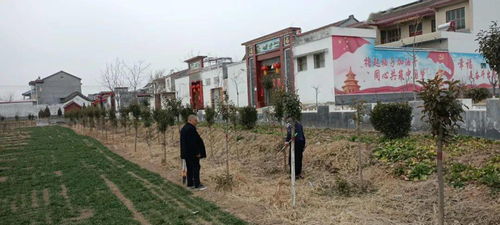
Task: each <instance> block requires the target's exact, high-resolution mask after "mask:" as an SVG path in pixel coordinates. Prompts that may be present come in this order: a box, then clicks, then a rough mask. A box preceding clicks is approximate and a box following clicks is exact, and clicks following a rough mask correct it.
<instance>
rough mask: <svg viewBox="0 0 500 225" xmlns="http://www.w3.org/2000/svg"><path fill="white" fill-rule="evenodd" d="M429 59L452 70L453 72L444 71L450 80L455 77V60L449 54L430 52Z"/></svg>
mask: <svg viewBox="0 0 500 225" xmlns="http://www.w3.org/2000/svg"><path fill="white" fill-rule="evenodd" d="M427 57H428V58H430V59H432V61H433V62H435V63H441V64H443V65H444V66H446V67H447V68H448V69H450V71H451V72H448V71H443V72H444V75H445V76H446V77H447V78H448V80H449V79H451V77H453V74H454V73H455V65H454V64H453V59H452V58H451V55H450V53H449V52H429V56H427Z"/></svg>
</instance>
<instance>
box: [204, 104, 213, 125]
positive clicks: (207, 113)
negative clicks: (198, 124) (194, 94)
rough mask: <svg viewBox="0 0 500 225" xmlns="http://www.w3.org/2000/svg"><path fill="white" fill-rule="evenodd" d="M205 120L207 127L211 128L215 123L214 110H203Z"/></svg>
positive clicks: (209, 108) (208, 108)
mask: <svg viewBox="0 0 500 225" xmlns="http://www.w3.org/2000/svg"><path fill="white" fill-rule="evenodd" d="M205 119H206V120H207V123H208V126H209V127H211V126H212V125H213V124H214V122H215V109H214V108H211V107H207V108H206V109H205Z"/></svg>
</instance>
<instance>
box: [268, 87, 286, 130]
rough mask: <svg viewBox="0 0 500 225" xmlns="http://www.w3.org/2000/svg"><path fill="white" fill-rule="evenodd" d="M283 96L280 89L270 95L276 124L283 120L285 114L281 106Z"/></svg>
mask: <svg viewBox="0 0 500 225" xmlns="http://www.w3.org/2000/svg"><path fill="white" fill-rule="evenodd" d="M284 96H285V91H283V90H282V89H275V90H274V91H273V92H272V95H271V104H272V105H273V107H274V113H273V116H274V118H276V120H277V121H278V122H281V121H282V120H283V115H284V113H285V112H284V106H283V99H284Z"/></svg>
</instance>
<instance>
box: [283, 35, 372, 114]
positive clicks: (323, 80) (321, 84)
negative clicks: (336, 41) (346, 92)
mask: <svg viewBox="0 0 500 225" xmlns="http://www.w3.org/2000/svg"><path fill="white" fill-rule="evenodd" d="M332 35H341V36H355V37H366V38H375V35H376V31H375V30H372V29H358V28H343V27H329V28H325V29H321V30H318V31H316V32H313V33H308V34H306V35H304V36H299V38H298V39H302V40H299V41H298V42H299V43H301V44H298V45H295V46H294V47H293V48H292V51H293V55H294V60H293V63H294V73H295V88H296V89H297V93H298V94H299V98H300V101H301V102H302V103H304V104H314V103H316V91H315V89H314V88H313V87H318V103H320V104H321V103H327V102H332V103H333V102H335V92H334V87H335V85H334V84H335V83H334V82H335V80H334V76H333V75H334V74H333V52H332V37H331V36H332ZM318 52H324V53H325V66H324V67H322V68H314V57H313V54H315V53H318ZM301 56H306V57H307V70H305V71H300V72H299V71H298V66H297V58H298V57H301Z"/></svg>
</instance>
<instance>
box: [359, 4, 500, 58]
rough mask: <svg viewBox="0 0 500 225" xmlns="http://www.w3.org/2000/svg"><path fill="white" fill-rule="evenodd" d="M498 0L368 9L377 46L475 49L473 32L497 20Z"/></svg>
mask: <svg viewBox="0 0 500 225" xmlns="http://www.w3.org/2000/svg"><path fill="white" fill-rule="evenodd" d="M495 3H498V0H419V1H415V2H412V3H409V4H406V5H402V6H399V7H395V8H391V9H388V10H385V11H381V12H377V13H372V14H371V15H370V16H369V18H368V20H367V22H366V23H367V24H369V25H372V26H374V27H376V30H377V39H376V42H375V44H376V45H377V46H379V47H415V48H433V49H442V50H449V51H453V52H471V53H472V52H475V50H476V49H477V43H476V42H475V41H474V39H475V37H476V34H477V33H478V32H479V31H480V30H481V29H485V28H487V26H488V25H489V24H490V22H491V21H499V20H500V14H498V13H497V12H496V9H495V7H490V6H492V5H495Z"/></svg>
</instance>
